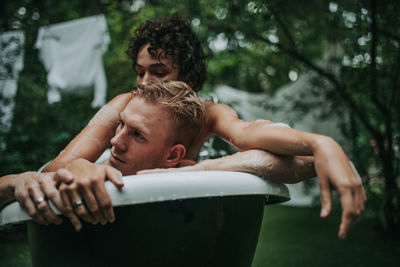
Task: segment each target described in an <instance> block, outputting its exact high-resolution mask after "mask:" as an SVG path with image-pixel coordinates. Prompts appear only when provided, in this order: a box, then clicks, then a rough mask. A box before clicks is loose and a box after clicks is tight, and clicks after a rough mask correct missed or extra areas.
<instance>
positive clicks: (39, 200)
mask: <svg viewBox="0 0 400 267" xmlns="http://www.w3.org/2000/svg"><path fill="white" fill-rule="evenodd" d="M43 201H44V198H42V197H39V198H38V199H36V200H35V205H36V206H37V205H39V204H40V203H42V202H43Z"/></svg>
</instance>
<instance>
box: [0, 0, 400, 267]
mask: <svg viewBox="0 0 400 267" xmlns="http://www.w3.org/2000/svg"><path fill="white" fill-rule="evenodd" d="M176 12H178V13H179V14H181V15H183V16H186V17H187V18H188V20H189V21H191V24H192V26H193V28H194V30H195V31H196V33H197V34H198V35H199V37H200V39H201V41H202V43H203V47H204V48H205V50H206V53H207V54H208V63H207V65H208V71H209V76H208V80H207V82H206V84H205V86H204V87H203V89H202V91H201V93H200V94H201V95H203V96H208V97H210V96H211V97H213V98H215V99H218V100H219V101H221V102H224V103H227V104H229V105H231V106H232V107H233V108H234V109H235V110H236V111H237V112H238V114H239V116H241V118H243V119H245V120H254V119H257V118H263V119H268V120H272V121H280V122H284V123H287V124H289V125H290V126H292V127H294V128H296V129H300V130H304V131H311V132H317V133H321V134H325V135H329V136H332V137H334V138H335V140H337V141H338V142H339V143H340V144H341V145H342V146H343V147H344V149H345V151H346V153H347V154H348V155H349V157H350V159H351V160H352V161H353V162H354V164H355V165H356V167H357V169H358V171H359V173H360V175H361V177H362V180H363V184H364V187H365V189H366V191H367V195H368V203H367V209H366V211H365V212H364V214H363V217H362V218H361V221H360V222H359V224H358V225H356V227H355V229H354V230H353V231H352V232H351V233H350V235H349V237H348V238H347V240H345V241H339V240H338V239H337V237H336V235H337V231H338V226H339V221H340V215H341V213H340V207H339V205H338V203H336V206H335V209H334V212H333V214H332V216H330V218H329V219H327V220H321V219H319V217H318V214H319V210H318V207H315V205H318V201H319V199H318V197H319V193H318V190H317V189H316V187H315V180H313V179H311V180H309V181H307V182H306V183H305V184H303V185H300V186H295V187H293V188H291V193H292V195H293V196H295V197H297V198H296V199H297V201H295V202H293V203H292V206H277V207H271V208H269V207H267V208H266V210H265V212H266V213H270V214H272V216H271V215H270V216H269V217H268V219H266V220H264V225H263V230H262V233H261V237H260V242H259V245H258V249H257V252H256V256H255V260H254V263H253V266H268V265H272V264H273V265H275V266H292V265H295V264H296V265H298V266H320V265H322V264H324V265H329V266H338V265H341V266H376V265H379V266H395V261H394V255H396V253H397V255H398V253H399V252H400V239H399V232H400V193H399V188H400V181H399V179H400V178H399V176H400V175H399V173H400V152H399V147H400V136H399V134H400V118H399V117H400V115H399V114H400V49H399V47H400V2H399V1H397V0H387V1H377V0H341V1H326V0H296V1H283V0H269V1H244V0H231V1H227V0H201V1H192V0H171V1H169V0H165V1H162V0H130V1H125V0H119V1H111V0H86V1H79V0H57V1H51V0H42V1H40V0H16V1H11V0H5V1H1V2H0V34H2V35H1V36H2V38H1V51H0V56H1V59H0V60H1V62H0V70H1V73H0V75H1V76H0V89H1V91H0V119H1V121H0V126H1V128H0V175H1V176H3V175H6V174H10V173H17V172H23V171H26V170H37V169H38V168H39V167H40V166H42V165H43V164H44V163H46V162H47V161H49V160H51V159H53V158H54V157H55V156H56V155H57V154H58V153H59V152H60V151H61V150H62V149H63V148H64V147H65V146H66V144H68V142H69V141H70V140H71V139H72V138H73V137H74V136H75V135H76V134H77V133H79V131H80V130H81V129H82V128H83V127H84V126H85V125H86V124H87V123H88V121H89V120H90V118H91V117H92V116H93V115H94V114H95V112H96V111H97V110H98V107H96V105H93V98H94V93H93V89H95V87H96V85H93V84H92V85H87V86H86V87H87V88H80V89H79V90H76V91H74V92H73V93H71V92H69V93H65V94H62V97H61V100H60V101H58V102H55V103H52V104H50V103H49V101H48V97H47V94H48V91H49V84H48V81H47V71H46V68H47V67H46V66H45V65H46V64H43V60H42V61H40V59H39V57H40V56H41V55H40V53H42V52H40V51H42V50H39V49H36V48H35V43H36V42H37V40H38V33H39V29H40V28H41V27H42V29H46V27H51V26H52V25H54V24H57V23H61V22H69V21H74V20H77V19H82V18H85V17H89V16H96V15H97V16H100V15H104V18H105V21H106V28H107V29H108V33H107V32H106V31H105V33H104V34H107V36H109V38H110V42H109V44H108V43H107V44H108V45H106V46H105V47H104V54H103V57H102V59H103V65H104V71H105V78H106V83H107V86H106V88H107V91H106V95H105V98H106V100H110V99H111V98H113V97H114V96H116V95H118V94H120V93H123V92H127V91H129V90H131V89H132V87H133V86H134V85H135V83H136V82H135V73H134V71H133V68H132V66H131V63H130V61H129V60H128V58H127V56H126V55H125V51H126V49H127V44H128V40H129V38H130V36H131V35H132V32H133V31H134V29H135V28H136V27H137V26H138V25H140V24H141V23H143V22H144V21H145V20H147V19H152V18H160V17H163V16H165V15H172V14H174V13H176ZM9 32H12V34H13V35H12V36H14V37H12V38H10V37H9V36H10V35H7V34H10V33H9ZM77 60H78V61H79V56H78V58H77ZM93 106H94V107H93ZM208 146H209V151H208V153H206V154H204V155H202V156H203V157H217V156H220V155H225V154H229V153H232V152H234V151H233V150H232V148H230V147H229V146H227V145H225V144H224V143H223V142H222V141H221V140H214V141H213V142H211V143H209V144H208ZM293 205H295V206H296V207H293ZM299 206H301V207H299ZM305 207H306V208H305ZM0 238H1V240H3V241H2V242H0V243H2V245H0V246H2V247H1V248H0V252H1V253H0V265H2V266H3V263H4V265H5V266H14V265H15V264H16V263H17V265H20V266H22V265H24V266H29V264H30V263H29V251H28V247H27V243H26V235H25V234H24V230H23V228H10V229H5V230H4V231H0ZM3 244H4V245H3ZM7 244H11V246H10V248H8V247H9V246H7V248H6V245H7ZM3 251H4V253H3ZM288 255H293V257H292V256H291V257H287V256H288ZM25 264H26V265H25Z"/></svg>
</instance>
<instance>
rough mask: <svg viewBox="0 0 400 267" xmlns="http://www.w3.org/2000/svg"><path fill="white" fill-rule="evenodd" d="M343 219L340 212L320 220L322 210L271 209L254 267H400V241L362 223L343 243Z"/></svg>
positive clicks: (266, 212)
mask: <svg viewBox="0 0 400 267" xmlns="http://www.w3.org/2000/svg"><path fill="white" fill-rule="evenodd" d="M340 216H341V211H340V209H339V208H337V209H335V210H334V212H333V213H332V214H331V215H330V216H329V217H328V218H326V219H320V218H319V209H318V208H294V207H286V206H267V207H266V208H265V210H264V220H263V225H262V229H261V233H260V237H259V242H258V246H257V250H256V254H255V257H254V260H253V265H252V267H264V266H274V267H279V266H307V267H312V266H323V267H329V266H335V267H336V266H341V267H345V266H349V267H350V266H351V267H367V266H374V267H376V266H385V267H391V266H399V265H398V264H399V263H398V259H397V256H395V255H399V254H400V240H399V239H397V240H396V239H394V238H385V237H383V236H382V235H381V234H380V233H379V232H378V231H376V230H374V223H373V221H371V220H367V219H362V220H361V221H360V222H359V223H358V224H356V225H355V227H354V228H353V229H352V230H351V232H350V233H349V234H348V236H347V238H346V239H345V240H340V239H338V237H337V234H338V230H339V223H340Z"/></svg>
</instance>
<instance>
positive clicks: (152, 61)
mask: <svg viewBox="0 0 400 267" xmlns="http://www.w3.org/2000/svg"><path fill="white" fill-rule="evenodd" d="M149 46H150V44H146V45H144V46H143V47H142V48H141V49H140V50H139V53H138V56H137V60H136V65H135V70H136V83H137V84H138V85H141V84H149V83H152V82H165V81H178V76H179V67H178V66H176V65H177V64H175V65H173V60H172V57H171V56H167V57H160V58H159V59H158V58H157V57H153V56H152V55H151V54H150V53H149V51H148V48H149ZM156 52H157V54H159V53H160V51H156Z"/></svg>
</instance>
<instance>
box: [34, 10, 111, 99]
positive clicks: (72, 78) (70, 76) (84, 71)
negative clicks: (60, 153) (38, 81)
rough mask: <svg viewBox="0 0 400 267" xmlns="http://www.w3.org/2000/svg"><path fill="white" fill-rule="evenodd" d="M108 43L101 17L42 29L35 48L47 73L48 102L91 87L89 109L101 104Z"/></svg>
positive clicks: (104, 90)
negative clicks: (103, 56)
mask: <svg viewBox="0 0 400 267" xmlns="http://www.w3.org/2000/svg"><path fill="white" fill-rule="evenodd" d="M109 43H110V36H109V34H108V30H107V23H106V20H105V17H104V15H102V14H101V15H96V16H91V17H87V18H83V19H77V20H73V21H69V22H63V23H57V24H54V25H51V26H44V27H41V28H40V29H39V32H38V37H37V40H36V43H35V48H37V49H39V57H40V60H41V61H42V63H43V65H44V66H45V68H46V70H47V71H48V75H47V82H48V84H49V87H50V88H49V91H48V94H47V97H48V101H49V103H54V102H57V101H59V100H61V93H66V94H67V93H73V94H82V93H85V92H87V91H88V89H90V88H91V86H94V99H93V102H92V107H100V106H102V105H104V104H105V97H106V88H107V81H106V78H105V73H104V67H103V61H102V55H103V53H104V52H105V51H106V50H107V48H108V44H109Z"/></svg>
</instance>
